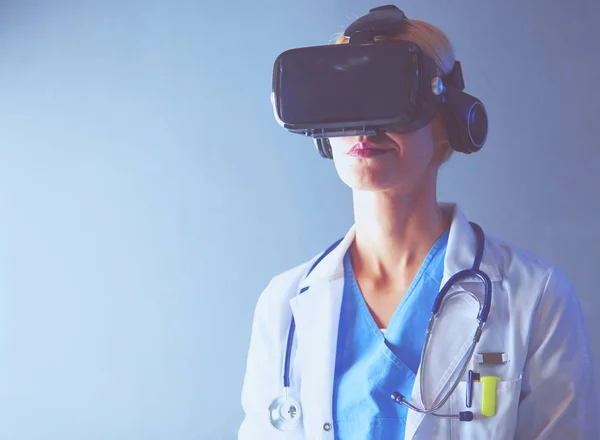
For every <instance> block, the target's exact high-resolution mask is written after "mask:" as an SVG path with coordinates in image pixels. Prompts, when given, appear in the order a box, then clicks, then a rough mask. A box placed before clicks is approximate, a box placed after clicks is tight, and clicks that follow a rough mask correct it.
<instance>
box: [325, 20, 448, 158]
mask: <svg viewBox="0 0 600 440" xmlns="http://www.w3.org/2000/svg"><path fill="white" fill-rule="evenodd" d="M384 39H385V40H404V41H410V42H412V43H415V44H416V45H417V46H419V47H420V48H421V50H422V51H423V52H425V54H427V55H429V56H430V57H431V58H433V60H434V61H435V63H436V65H437V67H438V69H440V71H441V72H442V74H443V75H447V74H448V73H450V72H451V71H452V68H453V67H454V63H455V61H456V58H455V56H454V48H453V47H452V44H451V43H450V40H449V39H448V37H447V36H446V34H445V33H444V32H442V31H441V30H440V29H438V28H437V27H435V26H433V25H432V24H429V23H427V22H425V21H421V20H409V19H406V20H405V22H404V24H403V26H402V29H401V30H400V31H399V32H398V33H396V34H394V35H392V36H386V37H376V38H375V40H384ZM349 41H350V40H349V39H348V38H347V37H346V36H345V35H344V34H343V33H342V34H340V35H339V36H338V37H337V38H336V40H335V44H347V43H349ZM453 152H454V150H453V149H452V147H451V146H450V144H444V147H443V150H441V151H440V152H439V155H440V158H439V159H440V163H444V162H446V161H447V160H448V159H450V156H452V153H453Z"/></svg>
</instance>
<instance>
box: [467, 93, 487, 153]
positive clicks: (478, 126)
mask: <svg viewBox="0 0 600 440" xmlns="http://www.w3.org/2000/svg"><path fill="white" fill-rule="evenodd" d="M467 124H468V128H467V130H468V133H469V138H470V142H471V144H473V146H474V147H475V148H477V149H479V148H481V147H483V144H485V141H486V139H487V132H488V118H487V112H486V111H485V107H484V106H483V104H482V103H481V101H479V100H477V101H475V102H474V103H473V105H472V106H471V108H470V110H469V113H468V117H467Z"/></svg>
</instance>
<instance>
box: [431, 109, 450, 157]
mask: <svg viewBox="0 0 600 440" xmlns="http://www.w3.org/2000/svg"><path fill="white" fill-rule="evenodd" d="M431 129H432V134H433V148H434V158H435V160H436V161H437V162H438V163H439V164H440V165H441V164H442V163H444V162H446V161H447V160H448V159H449V158H450V156H451V155H452V152H453V150H452V145H451V144H450V138H449V136H448V130H447V129H446V124H445V122H444V116H443V114H442V110H441V109H438V110H437V111H436V113H435V116H434V117H433V120H432V121H431Z"/></svg>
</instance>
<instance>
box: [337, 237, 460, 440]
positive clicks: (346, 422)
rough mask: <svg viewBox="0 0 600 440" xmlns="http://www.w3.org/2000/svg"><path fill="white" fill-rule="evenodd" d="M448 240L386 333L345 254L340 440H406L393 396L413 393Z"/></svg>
mask: <svg viewBox="0 0 600 440" xmlns="http://www.w3.org/2000/svg"><path fill="white" fill-rule="evenodd" d="M448 235H449V231H446V232H445V233H444V234H443V235H442V236H441V237H440V238H439V239H438V240H437V241H436V243H435V244H434V245H433V247H432V248H431V250H430V251H429V253H428V254H427V257H426V258H425V260H424V261H423V263H422V265H421V267H420V269H419V271H418V272H417V274H416V275H415V278H414V279H413V281H412V283H411V285H410V287H409V289H408V291H407V292H406V294H405V295H404V297H403V299H402V301H401V302H400V304H399V305H398V307H397V308H396V310H395V311H394V314H393V315H392V318H391V320H390V322H389V325H388V327H387V329H385V331H384V332H382V329H379V328H378V326H377V324H376V322H375V320H374V318H373V316H372V314H371V312H370V310H369V308H368V306H367V304H366V302H365V300H364V297H363V295H362V292H361V291H360V288H359V286H358V283H357V281H356V277H355V275H354V270H353V268H352V262H351V261H350V253H349V250H348V252H346V255H345V256H344V292H343V298H342V307H341V312H340V322H339V330H338V341H337V349H336V363H335V377H334V387H333V402H332V403H333V420H334V428H335V429H334V432H335V438H336V440H359V439H360V440H376V439H377V440H379V439H390V440H397V439H403V438H404V431H405V429H406V415H407V408H406V407H405V406H403V405H398V404H397V403H394V402H393V401H392V400H391V398H390V396H391V394H392V393H393V392H394V391H399V392H401V393H402V394H403V395H405V396H407V395H408V396H410V395H411V393H412V388H413V385H414V382H415V376H416V373H417V370H418V368H419V363H420V360H421V351H422V350H423V345H424V344H425V331H426V329H427V325H428V323H429V318H430V316H431V307H432V306H433V302H434V300H435V297H436V296H437V294H438V291H439V288H440V284H441V282H442V277H443V272H444V258H445V255H446V247H447V244H448Z"/></svg>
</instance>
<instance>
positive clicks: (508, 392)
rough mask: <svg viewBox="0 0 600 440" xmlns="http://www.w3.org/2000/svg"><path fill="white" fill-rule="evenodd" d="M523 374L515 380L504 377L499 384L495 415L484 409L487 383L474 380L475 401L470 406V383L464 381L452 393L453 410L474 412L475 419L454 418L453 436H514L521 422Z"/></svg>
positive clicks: (474, 438) (474, 439)
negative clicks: (486, 412)
mask: <svg viewBox="0 0 600 440" xmlns="http://www.w3.org/2000/svg"><path fill="white" fill-rule="evenodd" d="M521 380H522V377H521V376H519V378H517V379H515V380H506V381H503V380H501V381H500V382H498V383H497V384H496V402H495V405H494V406H495V414H494V415H492V416H484V415H483V414H482V408H483V383H482V382H480V381H475V382H473V394H472V398H473V400H472V404H471V407H470V408H467V404H466V395H467V382H466V381H461V382H460V383H459V384H458V387H457V388H456V390H455V391H454V393H452V399H450V406H451V408H450V409H451V411H452V413H453V414H454V413H457V414H458V413H459V412H461V411H471V412H473V420H472V421H470V422H461V421H458V420H452V425H451V438H452V439H461V440H462V439H468V440H480V439H486V440H496V439H497V440H507V439H512V438H513V436H514V433H515V428H516V423H517V411H518V408H519V396H520V394H521Z"/></svg>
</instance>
